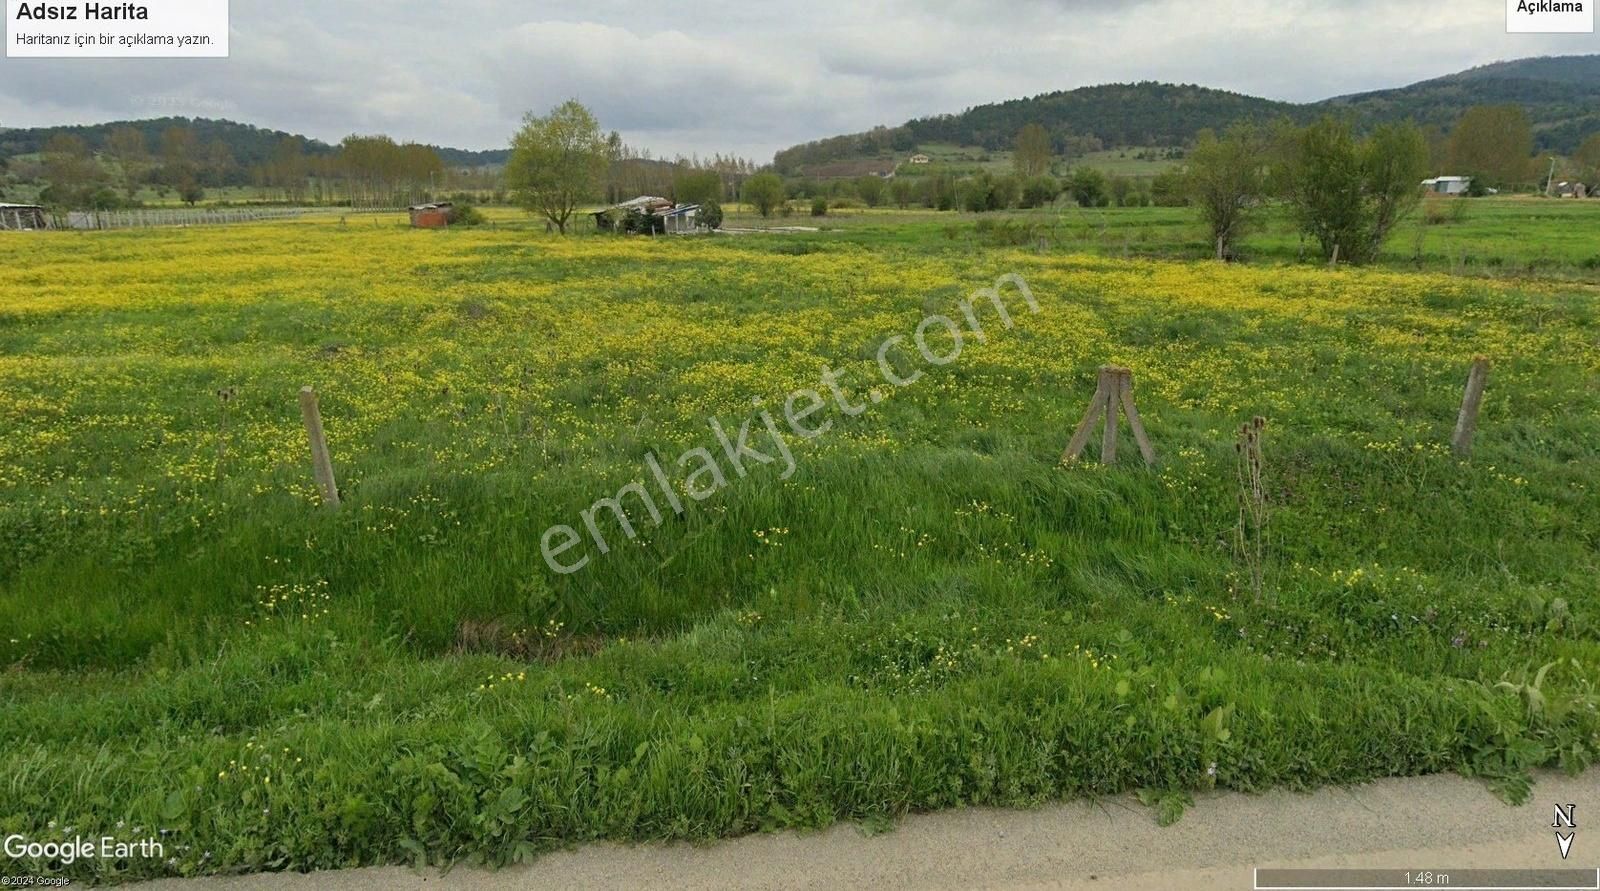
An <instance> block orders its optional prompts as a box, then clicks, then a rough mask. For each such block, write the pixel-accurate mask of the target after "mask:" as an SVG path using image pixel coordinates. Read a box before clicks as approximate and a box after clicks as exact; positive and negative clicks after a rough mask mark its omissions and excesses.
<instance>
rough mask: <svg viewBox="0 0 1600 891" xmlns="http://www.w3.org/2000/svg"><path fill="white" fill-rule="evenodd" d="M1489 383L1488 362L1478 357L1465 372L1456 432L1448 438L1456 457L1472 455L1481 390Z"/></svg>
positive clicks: (1480, 403) (1481, 402) (1481, 399)
mask: <svg viewBox="0 0 1600 891" xmlns="http://www.w3.org/2000/svg"><path fill="white" fill-rule="evenodd" d="M1488 383H1489V360H1488V359H1487V358H1485V357H1483V356H1478V357H1476V358H1474V359H1473V360H1472V370H1471V371H1469V372H1467V389H1466V392H1464V393H1462V395H1461V413H1460V414H1459V415H1457V416H1456V431H1455V433H1454V434H1453V435H1451V437H1450V450H1451V451H1453V452H1455V453H1456V456H1457V457H1461V458H1465V457H1467V456H1468V455H1470V454H1472V435H1473V434H1474V433H1476V432H1477V430H1478V407H1479V406H1480V405H1482V404H1483V388H1484V386H1486V385H1487V384H1488Z"/></svg>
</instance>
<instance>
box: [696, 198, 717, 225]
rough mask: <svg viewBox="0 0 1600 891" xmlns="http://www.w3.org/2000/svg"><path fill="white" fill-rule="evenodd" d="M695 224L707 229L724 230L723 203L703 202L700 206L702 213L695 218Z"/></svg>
mask: <svg viewBox="0 0 1600 891" xmlns="http://www.w3.org/2000/svg"><path fill="white" fill-rule="evenodd" d="M695 224H696V225H698V226H701V227H703V228H706V229H721V228H722V202H720V201H703V202H701V204H700V213H699V214H698V215H696V217H695Z"/></svg>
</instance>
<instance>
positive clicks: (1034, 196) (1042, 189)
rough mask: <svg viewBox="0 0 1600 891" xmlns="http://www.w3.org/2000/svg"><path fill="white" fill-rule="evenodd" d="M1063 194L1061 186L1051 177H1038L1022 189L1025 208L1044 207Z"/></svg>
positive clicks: (1029, 181)
mask: <svg viewBox="0 0 1600 891" xmlns="http://www.w3.org/2000/svg"><path fill="white" fill-rule="evenodd" d="M1059 194H1061V184H1060V183H1058V182H1056V180H1055V178H1054V177H1051V176H1036V177H1033V178H1032V179H1030V180H1028V182H1027V183H1026V184H1025V185H1023V187H1022V202H1021V203H1022V206H1023V207H1044V206H1045V205H1047V204H1049V203H1050V202H1052V201H1054V200H1056V196H1057V195H1059Z"/></svg>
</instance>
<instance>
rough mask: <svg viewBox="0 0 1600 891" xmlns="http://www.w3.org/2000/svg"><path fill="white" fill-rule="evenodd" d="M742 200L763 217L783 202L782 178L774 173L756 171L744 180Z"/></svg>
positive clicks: (767, 215)
mask: <svg viewBox="0 0 1600 891" xmlns="http://www.w3.org/2000/svg"><path fill="white" fill-rule="evenodd" d="M743 192H744V196H743V197H744V200H745V201H746V202H747V203H748V204H750V205H751V206H752V207H754V208H755V209H756V213H759V214H761V215H762V216H763V217H770V216H772V212H773V211H774V210H776V209H777V208H778V205H780V204H782V203H783V199H784V190H783V180H782V179H781V178H779V176H778V175H777V174H776V173H758V174H756V175H755V176H752V177H750V178H749V179H747V180H745V181H744V190H743Z"/></svg>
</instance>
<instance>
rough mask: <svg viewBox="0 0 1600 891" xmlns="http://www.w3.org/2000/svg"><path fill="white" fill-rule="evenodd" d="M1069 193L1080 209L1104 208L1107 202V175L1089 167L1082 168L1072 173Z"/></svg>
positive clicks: (1068, 184)
mask: <svg viewBox="0 0 1600 891" xmlns="http://www.w3.org/2000/svg"><path fill="white" fill-rule="evenodd" d="M1067 191H1068V192H1070V193H1072V200H1074V201H1076V202H1078V206H1079V207H1103V206H1105V203H1106V200H1107V198H1106V175H1105V174H1104V173H1101V172H1100V171H1099V170H1097V169H1095V168H1093V167H1090V166H1088V165H1083V166H1080V167H1078V168H1077V169H1075V170H1073V171H1072V179H1071V180H1069V181H1068V183H1067Z"/></svg>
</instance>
